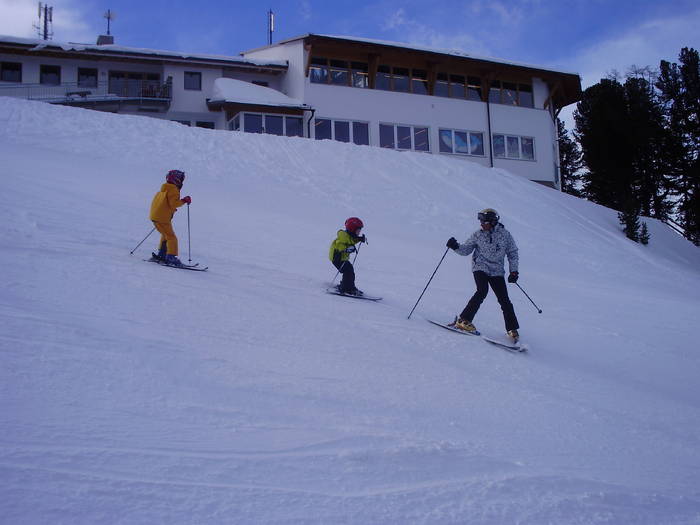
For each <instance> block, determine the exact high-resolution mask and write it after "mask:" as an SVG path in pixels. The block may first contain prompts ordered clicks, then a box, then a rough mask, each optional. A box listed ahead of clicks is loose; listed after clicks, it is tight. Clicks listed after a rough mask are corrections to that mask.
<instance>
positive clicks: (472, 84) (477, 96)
mask: <svg viewBox="0 0 700 525" xmlns="http://www.w3.org/2000/svg"><path fill="white" fill-rule="evenodd" d="M467 98H468V99H469V100H477V101H481V79H480V78H479V77H467Z"/></svg>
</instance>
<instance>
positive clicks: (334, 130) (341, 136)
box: [314, 118, 369, 146]
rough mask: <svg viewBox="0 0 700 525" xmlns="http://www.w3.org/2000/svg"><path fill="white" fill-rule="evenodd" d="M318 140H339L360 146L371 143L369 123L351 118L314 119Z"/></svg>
mask: <svg viewBox="0 0 700 525" xmlns="http://www.w3.org/2000/svg"><path fill="white" fill-rule="evenodd" d="M314 121H315V122H314V130H315V135H314V136H315V138H316V140H323V139H329V140H337V141H339V142H352V143H354V144H357V145H360V146H368V145H369V124H368V123H367V122H354V121H350V120H331V119H327V118H317V119H314Z"/></svg>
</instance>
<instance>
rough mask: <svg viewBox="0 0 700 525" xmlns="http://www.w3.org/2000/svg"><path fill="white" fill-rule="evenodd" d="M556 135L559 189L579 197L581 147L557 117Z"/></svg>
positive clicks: (580, 193)
mask: <svg viewBox="0 0 700 525" xmlns="http://www.w3.org/2000/svg"><path fill="white" fill-rule="evenodd" d="M557 135H558V137H559V139H558V140H559V174H560V176H561V191H563V192H564V193H568V194H570V195H575V196H576V197H581V195H582V192H581V190H580V189H579V185H580V181H581V173H580V170H581V149H580V148H579V147H578V144H577V143H576V141H574V140H573V139H572V138H571V137H570V136H569V132H568V131H567V129H566V126H565V125H564V122H563V121H561V120H560V119H558V118H557Z"/></svg>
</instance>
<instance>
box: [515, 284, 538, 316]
mask: <svg viewBox="0 0 700 525" xmlns="http://www.w3.org/2000/svg"><path fill="white" fill-rule="evenodd" d="M515 286H517V287H518V288H520V291H521V292H523V293H524V294H525V297H527V298H528V299H530V296H529V295H528V294H527V292H525V290H523V288H522V286H520V285H519V284H518V283H515ZM530 302H531V303H532V306H534V307H535V308H537V313H538V314H541V313H542V310H540V307H539V306H537V305H536V304H535V301H533V300H532V299H530Z"/></svg>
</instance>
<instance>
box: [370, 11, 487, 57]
mask: <svg viewBox="0 0 700 525" xmlns="http://www.w3.org/2000/svg"><path fill="white" fill-rule="evenodd" d="M382 29H383V30H384V31H389V32H393V33H394V34H396V35H400V36H398V38H397V37H394V38H396V39H397V40H400V41H401V42H408V43H409V44H416V45H421V46H426V47H432V48H436V49H450V50H459V51H465V52H467V53H473V54H479V55H483V54H488V53H489V50H488V49H487V48H486V47H485V46H484V43H483V41H481V40H479V39H477V38H476V37H475V36H474V35H473V34H471V33H466V32H465V33H455V32H450V31H444V30H439V29H435V28H433V27H430V26H428V25H426V24H423V23H421V22H419V21H418V20H414V19H411V18H408V17H407V16H406V11H405V10H404V9H403V8H399V9H397V10H396V11H394V12H393V13H392V14H391V15H390V16H389V17H388V19H387V21H386V22H385V23H384V25H383V27H382Z"/></svg>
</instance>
